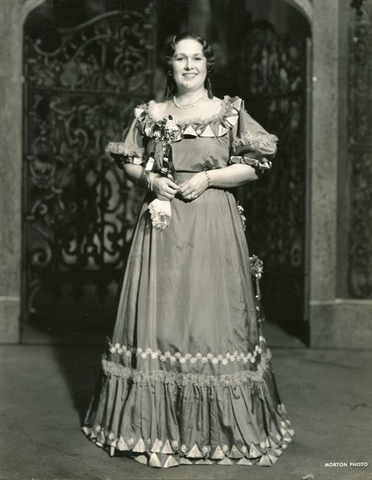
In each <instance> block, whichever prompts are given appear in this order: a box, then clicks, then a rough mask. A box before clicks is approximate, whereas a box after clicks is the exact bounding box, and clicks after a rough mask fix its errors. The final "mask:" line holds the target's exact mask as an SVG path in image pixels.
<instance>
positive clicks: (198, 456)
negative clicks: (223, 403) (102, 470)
mask: <svg viewBox="0 0 372 480" xmlns="http://www.w3.org/2000/svg"><path fill="white" fill-rule="evenodd" d="M280 408H281V409H282V410H283V411H285V408H284V405H280ZM82 431H83V432H84V433H85V435H86V436H87V437H88V439H89V440H91V441H92V442H93V443H95V444H96V446H97V447H100V448H102V449H104V450H106V451H107V452H108V453H109V455H110V457H113V456H115V455H123V454H124V455H127V456H130V457H131V458H132V459H133V460H135V461H137V462H139V463H141V464H143V465H147V466H149V467H154V468H170V467H176V466H181V465H222V466H232V465H243V466H248V465H256V466H259V467H270V466H272V465H274V464H275V463H276V462H277V460H278V458H279V457H280V456H281V455H282V453H283V452H284V451H285V449H286V448H287V447H288V445H289V444H290V442H291V441H292V437H293V436H294V434H295V432H294V430H293V429H292V428H291V425H290V422H289V420H287V419H285V420H284V419H283V420H282V421H281V429H280V432H281V434H277V435H276V437H275V438H274V439H273V438H272V437H267V438H266V439H265V440H264V441H262V442H261V443H259V444H253V443H252V444H251V445H250V446H249V448H248V447H247V446H243V447H241V448H240V449H239V448H237V447H236V446H235V445H232V447H231V448H230V447H228V446H227V445H222V446H220V445H217V446H214V447H211V446H209V445H204V446H199V445H197V444H196V443H195V444H194V445H193V446H191V447H190V446H189V447H188V446H186V445H182V446H181V447H180V448H179V447H178V445H175V443H174V441H173V442H172V441H169V439H167V440H166V441H165V442H162V441H161V440H158V439H156V440H155V442H154V444H153V445H151V444H150V445H149V442H148V441H147V442H145V440H144V439H143V438H140V439H139V440H138V441H137V442H136V444H135V445H132V446H130V445H129V444H128V439H127V442H126V441H125V439H124V438H123V437H122V436H121V437H116V438H115V437H114V436H113V435H112V434H110V433H109V432H106V434H107V435H106V434H105V432H104V430H102V429H100V427H98V426H96V427H94V428H90V427H88V426H83V427H82ZM130 440H131V439H129V442H130Z"/></svg>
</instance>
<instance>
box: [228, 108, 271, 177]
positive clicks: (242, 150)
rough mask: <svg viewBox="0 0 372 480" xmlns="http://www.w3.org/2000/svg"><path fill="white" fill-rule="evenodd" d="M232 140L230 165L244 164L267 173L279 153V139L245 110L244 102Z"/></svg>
mask: <svg viewBox="0 0 372 480" xmlns="http://www.w3.org/2000/svg"><path fill="white" fill-rule="evenodd" d="M231 134H232V139H231V157H230V161H229V163H230V164H233V163H242V164H245V165H251V166H252V167H254V168H256V169H258V170H260V171H265V170H268V169H269V168H271V166H272V163H271V160H272V159H273V158H274V156H275V154H276V151H277V146H276V144H277V142H278V137H276V136H275V135H272V134H270V133H268V132H267V131H266V130H265V129H264V128H263V127H262V126H261V125H260V124H259V123H258V122H256V121H255V120H254V119H253V118H252V117H251V116H250V115H249V114H248V113H247V112H246V110H245V109H244V104H243V102H242V104H241V108H240V110H239V118H238V122H237V124H236V125H235V126H234V128H233V130H232V132H231Z"/></svg>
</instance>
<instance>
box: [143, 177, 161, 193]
mask: <svg viewBox="0 0 372 480" xmlns="http://www.w3.org/2000/svg"><path fill="white" fill-rule="evenodd" d="M157 177H159V174H158V173H154V172H150V173H148V174H147V175H146V178H147V189H148V190H150V191H151V192H153V191H154V180H155V178H157Z"/></svg>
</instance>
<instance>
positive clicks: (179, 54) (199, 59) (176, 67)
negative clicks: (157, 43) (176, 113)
mask: <svg viewBox="0 0 372 480" xmlns="http://www.w3.org/2000/svg"><path fill="white" fill-rule="evenodd" d="M172 68H173V78H174V81H175V82H176V85H177V92H178V93H182V92H186V91H195V90H198V89H199V88H200V87H203V86H204V81H205V79H206V76H207V59H206V58H205V56H204V54H203V47H202V46H201V44H200V43H199V42H198V41H196V40H194V39H191V38H190V39H186V40H181V41H179V42H178V43H177V44H176V48H175V52H174V55H173V58H172Z"/></svg>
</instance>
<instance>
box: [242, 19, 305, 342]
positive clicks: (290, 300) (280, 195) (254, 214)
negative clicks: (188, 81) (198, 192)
mask: <svg viewBox="0 0 372 480" xmlns="http://www.w3.org/2000/svg"><path fill="white" fill-rule="evenodd" d="M251 32H252V33H251V34H250V35H249V36H248V37H246V38H245V40H244V41H245V44H244V45H243V48H242V49H241V57H240V62H239V69H238V70H239V74H240V78H239V91H240V92H242V96H243V98H244V99H245V102H246V108H247V110H248V112H249V113H250V114H252V116H253V117H254V118H256V119H257V120H258V121H259V122H260V123H262V125H264V126H265V128H266V129H267V130H268V131H270V132H271V133H274V134H275V135H277V136H278V137H279V144H278V147H279V149H278V154H277V157H276V159H275V160H274V162H275V165H274V167H273V169H272V170H271V171H270V172H269V173H266V174H264V175H263V177H262V178H261V180H260V181H259V182H257V183H256V182H253V183H252V184H250V185H248V186H246V187H244V188H242V189H241V190H240V192H239V196H240V199H241V202H242V204H243V205H244V207H245V212H246V217H247V238H248V244H249V246H250V251H251V253H252V252H254V253H255V254H257V255H259V256H260V257H261V258H262V259H263V261H264V268H265V274H264V277H263V290H264V292H263V293H264V295H263V299H264V302H265V303H264V307H265V310H266V316H267V317H268V318H269V319H271V320H273V321H277V322H278V323H279V324H280V325H282V326H284V327H285V328H286V329H287V330H289V331H291V332H293V333H295V334H297V335H299V336H301V337H302V338H304V339H306V335H307V330H308V325H307V323H306V322H305V321H304V320H306V311H305V310H306V308H305V300H306V298H305V296H306V290H307V276H306V274H307V251H308V249H307V245H306V241H307V238H308V235H307V228H308V223H307V218H306V217H307V214H306V210H307V196H306V195H307V184H306V182H307V179H308V173H307V168H308V165H309V162H308V159H307V156H308V150H309V149H308V144H307V142H308V134H307V126H309V124H310V122H309V119H308V113H309V112H308V109H307V104H309V103H310V102H307V91H308V90H307V74H308V73H309V72H307V61H306V58H307V57H308V54H307V51H308V50H309V47H308V45H309V41H306V39H303V40H293V39H291V38H289V37H282V36H280V35H279V34H278V33H277V32H276V31H275V29H274V27H272V26H271V25H270V24H268V23H265V24H256V25H255V24H253V25H252V30H251ZM308 63H309V62H308Z"/></svg>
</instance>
